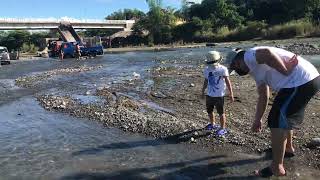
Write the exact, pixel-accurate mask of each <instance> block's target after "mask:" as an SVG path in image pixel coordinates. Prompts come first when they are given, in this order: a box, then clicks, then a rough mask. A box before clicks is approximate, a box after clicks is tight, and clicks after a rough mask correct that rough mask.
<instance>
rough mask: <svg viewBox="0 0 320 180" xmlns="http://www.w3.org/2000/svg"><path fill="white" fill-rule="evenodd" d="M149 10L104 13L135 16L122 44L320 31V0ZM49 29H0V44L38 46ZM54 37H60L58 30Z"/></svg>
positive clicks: (155, 0)
mask: <svg viewBox="0 0 320 180" xmlns="http://www.w3.org/2000/svg"><path fill="white" fill-rule="evenodd" d="M146 2H147V4H148V6H149V11H148V12H146V13H144V12H142V11H140V10H137V9H124V10H119V11H116V12H113V13H112V14H110V15H108V16H107V17H106V19H113V20H124V19H126V20H129V19H134V20H136V24H135V25H134V27H133V33H132V34H131V35H130V36H128V37H126V38H120V39H118V40H117V39H116V40H115V41H119V43H121V44H122V45H124V46H125V45H142V44H144V45H154V44H169V43H190V42H218V41H239V40H250V39H254V38H262V39H281V38H292V37H295V36H319V35H320V28H319V27H320V0H203V1H202V3H200V4H193V5H188V4H186V3H185V2H186V1H183V0H182V2H184V3H183V4H182V7H181V8H180V9H173V8H172V7H165V6H164V5H163V2H162V0H146ZM116 32H117V31H116V30H87V31H85V32H79V33H80V34H81V35H82V36H87V37H90V36H101V37H107V36H110V35H112V34H114V33H116ZM50 36H52V34H51V35H50V33H49V32H36V33H30V32H28V31H7V32H0V45H2V46H7V47H8V49H10V50H12V49H16V50H17V49H20V50H23V51H36V50H38V47H40V44H41V41H42V40H43V39H44V38H46V37H50ZM54 37H58V35H57V34H56V35H55V36H54Z"/></svg>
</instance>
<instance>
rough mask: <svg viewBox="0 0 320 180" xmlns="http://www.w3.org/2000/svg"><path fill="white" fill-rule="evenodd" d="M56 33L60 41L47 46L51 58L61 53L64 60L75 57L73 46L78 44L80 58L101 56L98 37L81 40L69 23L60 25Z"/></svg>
mask: <svg viewBox="0 0 320 180" xmlns="http://www.w3.org/2000/svg"><path fill="white" fill-rule="evenodd" d="M58 32H59V34H60V36H61V41H52V42H51V43H50V45H49V50H50V53H49V55H50V56H51V57H58V56H59V53H60V52H61V51H62V52H63V53H64V58H74V57H75V46H76V45H77V44H79V46H80V52H81V56H93V57H95V56H97V55H103V46H102V43H101V38H100V37H93V38H84V39H82V38H81V37H80V36H79V35H78V34H77V32H76V31H75V30H74V28H73V27H72V25H71V24H70V23H61V24H60V26H59V28H58Z"/></svg>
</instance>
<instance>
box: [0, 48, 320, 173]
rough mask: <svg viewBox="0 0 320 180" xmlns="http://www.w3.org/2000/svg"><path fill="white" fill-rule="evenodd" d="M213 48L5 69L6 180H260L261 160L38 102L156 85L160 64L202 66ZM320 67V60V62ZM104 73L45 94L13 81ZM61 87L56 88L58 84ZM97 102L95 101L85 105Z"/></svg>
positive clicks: (67, 79) (1, 77) (1, 158)
mask: <svg viewBox="0 0 320 180" xmlns="http://www.w3.org/2000/svg"><path fill="white" fill-rule="evenodd" d="M208 50H209V49H208V48H201V49H184V50H179V51H168V52H156V53H153V52H139V53H124V54H108V55H105V56H104V57H100V58H99V59H95V60H87V61H81V62H76V61H74V60H70V61H69V60H67V61H64V62H60V61H57V60H42V61H40V60H36V61H28V62H19V63H13V64H12V65H9V66H3V67H1V68H0V179H207V178H209V179H210V178H212V179H213V178H215V179H219V178H220V179H223V178H232V177H233V178H234V179H242V178H253V177H251V176H250V172H249V171H251V170H253V169H254V168H256V167H257V166H259V167H260V166H264V165H265V164H266V162H263V161H261V162H260V160H261V159H260V157H259V156H257V155H247V154H232V155H230V154H224V153H212V152H211V151H210V150H208V149H206V148H203V149H202V148H199V147H196V145H194V144H173V143H169V142H164V141H160V140H154V139H152V138H148V137H144V136H142V135H137V134H131V133H126V132H123V131H120V130H118V129H113V128H106V127H104V126H102V125H101V124H99V123H96V122H93V121H90V120H88V119H79V118H73V117H70V116H68V115H66V114H61V113H55V112H49V111H46V110H44V109H43V108H42V107H41V106H39V104H38V102H37V101H36V98H35V95H36V94H41V93H48V92H50V93H52V94H71V95H73V96H76V97H79V98H80V99H81V97H83V96H82V95H81V94H83V92H84V91H87V90H88V89H89V90H92V91H94V89H96V88H97V87H99V86H107V85H108V84H110V83H118V82H121V81H123V80H128V79H130V78H133V73H136V74H140V75H141V77H142V78H143V79H145V80H146V81H145V87H144V88H145V89H148V88H149V86H150V85H152V81H150V80H148V71H147V70H148V69H150V68H151V67H152V66H153V65H154V62H153V60H154V59H157V58H159V57H160V59H161V60H166V59H167V58H169V59H174V58H185V59H186V60H189V59H188V57H192V58H191V59H190V60H191V61H200V60H202V59H203V54H205V52H207V51H208ZM316 59H317V58H316ZM83 64H86V65H88V66H94V65H103V66H102V68H100V69H98V70H95V71H89V72H86V73H79V74H78V75H66V76H57V77H55V79H54V81H50V83H47V84H44V85H41V86H40V87H39V88H38V89H24V88H19V87H17V86H15V83H14V79H16V78H18V77H20V76H23V75H30V74H34V73H35V72H44V71H48V70H53V69H57V68H66V67H74V66H75V65H83ZM52 82H54V83H52ZM82 99H83V100H84V101H90V98H89V99H88V98H87V99H86V98H82Z"/></svg>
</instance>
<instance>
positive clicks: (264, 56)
mask: <svg viewBox="0 0 320 180" xmlns="http://www.w3.org/2000/svg"><path fill="white" fill-rule="evenodd" d="M256 60H257V63H258V64H266V65H268V66H270V67H272V68H274V69H276V70H277V71H278V72H280V73H281V74H283V75H285V76H288V75H289V74H291V72H292V71H293V69H294V67H296V66H297V64H298V59H297V55H294V56H293V57H292V58H291V59H290V60H289V61H288V62H286V61H285V62H284V61H282V60H281V58H280V57H279V56H278V55H277V54H275V53H272V52H271V51H270V50H269V49H258V50H257V51H256Z"/></svg>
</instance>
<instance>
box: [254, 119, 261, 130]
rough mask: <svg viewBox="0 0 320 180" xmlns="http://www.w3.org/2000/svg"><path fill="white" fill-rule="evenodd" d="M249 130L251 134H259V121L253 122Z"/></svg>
mask: <svg viewBox="0 0 320 180" xmlns="http://www.w3.org/2000/svg"><path fill="white" fill-rule="evenodd" d="M251 130H252V131H253V132H261V130H262V122H261V120H260V121H254V123H253V124H252V127H251Z"/></svg>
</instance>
